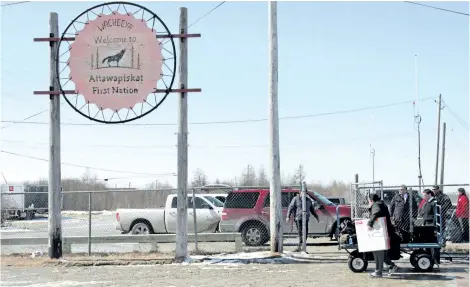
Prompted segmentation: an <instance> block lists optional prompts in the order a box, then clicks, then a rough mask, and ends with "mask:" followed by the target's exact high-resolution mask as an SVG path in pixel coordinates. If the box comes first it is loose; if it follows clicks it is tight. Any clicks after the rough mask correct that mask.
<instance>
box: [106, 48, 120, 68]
mask: <svg viewBox="0 0 470 287" xmlns="http://www.w3.org/2000/svg"><path fill="white" fill-rule="evenodd" d="M125 52H126V49H122V50H121V52H119V53H117V54H116V55H112V56H108V57H106V58H104V59H103V62H101V63H103V64H104V62H106V61H108V66H110V67H111V64H110V63H111V62H116V66H117V67H119V61H121V59H122V57H123V56H124V53H125Z"/></svg>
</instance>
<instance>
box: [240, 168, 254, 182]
mask: <svg viewBox="0 0 470 287" xmlns="http://www.w3.org/2000/svg"><path fill="white" fill-rule="evenodd" d="M240 185H241V186H254V185H256V171H255V169H254V168H253V166H252V165H251V164H249V165H248V166H247V167H246V169H245V171H244V172H243V174H242V179H241V181H240Z"/></svg>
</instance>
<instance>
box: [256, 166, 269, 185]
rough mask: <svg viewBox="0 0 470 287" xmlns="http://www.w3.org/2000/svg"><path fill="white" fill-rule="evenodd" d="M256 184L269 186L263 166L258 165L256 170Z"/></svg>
mask: <svg viewBox="0 0 470 287" xmlns="http://www.w3.org/2000/svg"><path fill="white" fill-rule="evenodd" d="M257 182H258V186H269V180H268V176H267V175H266V171H265V170H264V167H263V166H262V167H260V169H259V171H258V178H257Z"/></svg>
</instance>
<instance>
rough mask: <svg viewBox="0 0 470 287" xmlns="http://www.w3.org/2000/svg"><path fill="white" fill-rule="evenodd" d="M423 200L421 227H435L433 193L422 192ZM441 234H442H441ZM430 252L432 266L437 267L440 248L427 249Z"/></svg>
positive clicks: (439, 259)
mask: <svg viewBox="0 0 470 287" xmlns="http://www.w3.org/2000/svg"><path fill="white" fill-rule="evenodd" d="M423 194H424V199H426V203H425V204H424V207H423V212H422V213H423V225H424V226H436V225H437V223H436V217H435V214H436V212H435V209H436V204H437V201H436V198H435V197H434V192H433V191H432V190H430V189H425V190H424V191H423ZM441 234H442V233H441ZM427 250H429V251H430V252H431V256H432V258H433V260H434V264H436V265H437V266H439V264H440V263H441V262H440V261H441V249H440V248H431V249H427Z"/></svg>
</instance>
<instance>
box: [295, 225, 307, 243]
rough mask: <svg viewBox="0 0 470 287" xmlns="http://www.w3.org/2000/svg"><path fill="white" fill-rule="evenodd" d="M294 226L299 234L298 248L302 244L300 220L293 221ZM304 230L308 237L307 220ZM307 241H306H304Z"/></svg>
mask: <svg viewBox="0 0 470 287" xmlns="http://www.w3.org/2000/svg"><path fill="white" fill-rule="evenodd" d="M295 225H297V230H298V232H299V247H300V246H301V245H302V243H303V236H302V219H300V220H296V221H295ZM305 227H306V230H307V232H306V233H307V235H308V220H307V224H306V226H305ZM305 241H307V240H305Z"/></svg>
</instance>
